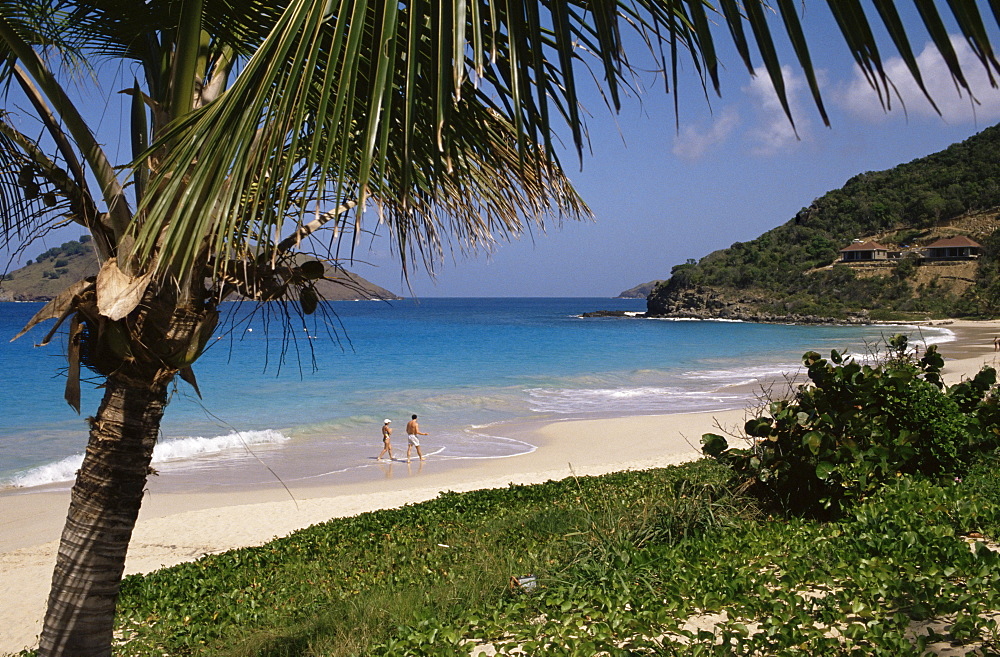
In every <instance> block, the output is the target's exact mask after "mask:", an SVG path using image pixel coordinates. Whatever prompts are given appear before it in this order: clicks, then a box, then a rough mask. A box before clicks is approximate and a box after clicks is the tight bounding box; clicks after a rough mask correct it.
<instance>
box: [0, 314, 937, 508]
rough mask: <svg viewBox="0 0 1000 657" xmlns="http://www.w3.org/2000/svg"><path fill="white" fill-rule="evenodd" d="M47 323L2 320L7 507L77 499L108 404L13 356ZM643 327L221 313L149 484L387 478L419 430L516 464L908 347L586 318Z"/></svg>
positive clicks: (864, 330) (54, 354)
mask: <svg viewBox="0 0 1000 657" xmlns="http://www.w3.org/2000/svg"><path fill="white" fill-rule="evenodd" d="M39 308H41V304H35V303H0V338H2V339H0V364H2V367H3V373H4V381H5V385H4V386H2V387H0V490H3V489H6V490H7V491H9V492H15V491H20V492H30V491H32V490H41V489H42V488H45V489H50V488H52V487H57V488H58V487H63V486H65V487H68V486H69V485H70V483H71V482H70V480H71V478H72V477H73V473H74V472H75V470H76V469H77V468H78V467H79V463H80V461H81V459H82V454H83V451H84V448H85V446H86V441H87V427H86V424H85V421H84V418H85V417H86V416H88V415H91V414H93V413H94V412H96V410H97V406H98V403H99V401H100V395H101V391H100V390H99V389H97V388H96V387H95V384H96V383H97V382H96V381H90V382H89V383H88V382H86V381H85V382H84V386H83V387H84V393H83V403H82V409H81V410H82V412H81V414H80V415H77V414H76V413H75V412H74V411H73V410H72V409H70V408H69V407H68V406H67V405H66V403H65V402H64V401H63V399H62V396H63V386H64V383H65V378H64V377H65V358H64V355H63V354H64V338H62V337H61V336H57V337H56V338H55V339H54V340H53V342H52V344H50V345H49V346H46V347H36V346H35V343H37V342H39V341H40V340H41V339H42V337H43V336H44V335H45V333H46V332H47V331H48V330H49V328H50V327H51V323H46V324H44V325H42V326H40V327H36V328H35V329H33V330H32V331H31V332H30V333H28V334H27V335H25V336H24V337H22V338H20V339H19V340H17V341H14V342H9V341H10V339H11V338H12V337H13V336H14V335H15V334H16V333H17V332H18V331H19V330H20V329H21V327H23V326H24V325H25V323H26V322H27V321H28V320H29V319H30V318H31V316H32V315H33V314H34V313H35V312H37V310H38V309H39ZM644 309H645V301H644V300H635V299H605V298H593V299H590V298H563V299H554V298H463V299H455V298H428V299H421V300H402V301H393V302H375V301H359V302H351V301H345V302H333V303H327V304H325V306H324V311H325V312H322V313H317V314H316V315H314V316H311V317H309V318H307V321H306V323H305V324H303V322H302V321H301V319H299V320H297V322H298V323H297V325H293V326H292V327H291V328H288V327H287V325H286V323H285V322H284V321H283V319H282V316H281V313H280V312H279V310H280V308H279V307H278V306H275V305H273V304H272V305H269V306H264V307H254V306H252V305H251V304H226V305H225V307H224V311H223V315H224V317H223V322H222V324H221V325H220V330H219V332H218V335H217V338H216V339H214V340H213V342H212V343H211V345H210V347H209V348H208V350H207V351H206V353H205V355H204V356H203V357H202V358H201V359H200V360H199V361H198V362H197V363H196V365H195V368H194V369H195V374H196V376H197V378H198V383H199V386H200V389H201V392H202V398H201V399H199V398H198V396H197V395H196V394H195V393H194V391H193V389H192V388H191V387H190V386H188V385H187V384H186V383H183V382H178V384H177V385H176V388H175V389H174V390H173V392H172V396H171V401H170V404H169V406H168V407H167V412H166V415H165V417H164V421H163V425H162V435H161V438H160V441H159V444H158V446H157V449H156V452H155V453H154V467H155V468H156V469H157V470H159V471H160V473H161V474H170V475H172V476H173V477H174V478H175V479H176V480H177V481H181V482H183V481H188V482H195V481H197V482H200V483H199V484H198V485H199V486H201V487H204V486H226V485H229V484H230V483H233V482H237V481H238V482H239V483H241V484H254V483H257V482H258V480H259V482H266V481H272V480H274V479H275V478H278V477H280V478H281V479H282V480H283V481H286V482H287V481H297V480H303V481H308V480H315V481H316V482H317V483H329V482H332V481H336V480H337V478H338V477H347V476H354V477H357V476H359V474H358V473H359V472H362V473H363V471H364V470H365V469H367V468H374V467H375V462H374V459H373V457H374V456H375V455H376V454H377V453H378V451H379V449H380V448H381V440H380V427H381V424H382V421H383V420H384V419H386V418H388V419H391V420H393V425H392V426H393V427H395V428H396V432H395V435H394V446H395V450H396V453H397V455H401V454H404V453H405V449H406V444H405V436H404V435H403V433H404V432H403V427H404V426H405V423H406V421H407V420H408V419H409V417H410V415H411V414H413V413H416V414H418V415H419V417H420V423H421V428H422V429H423V430H424V431H427V432H428V433H429V434H430V435H429V436H427V437H426V438H425V439H424V449H425V453H427V454H430V455H433V456H432V459H429V462H431V461H432V460H433V461H453V462H455V463H454V465H456V466H458V465H460V463H458V462H459V461H461V460H467V459H490V458H509V457H513V456H516V455H518V454H522V453H525V452H529V451H532V450H533V449H535V448H536V445H534V444H532V442H531V439H530V437H529V438H526V436H530V433H525V432H524V431H518V430H517V428H518V427H523V426H525V425H526V424H531V423H537V422H543V421H561V420H568V419H582V418H596V417H614V416H626V415H653V414H665V413H684V412H692V411H712V410H721V409H728V408H739V407H745V406H747V405H749V404H751V403H753V401H754V392H753V391H754V389H755V388H754V386H755V382H759V381H763V380H766V379H768V378H774V377H781V375H782V374H785V373H793V372H796V371H799V370H800V365H801V360H800V359H801V356H802V354H803V353H804V352H805V351H808V350H816V351H820V352H821V353H824V354H826V353H829V351H830V349H837V350H840V351H848V352H850V353H853V354H856V355H858V356H859V357H862V356H865V355H866V354H868V353H870V351H871V349H872V348H873V347H875V346H877V345H878V344H880V343H882V342H883V341H884V339H885V338H886V337H888V336H889V335H891V334H892V333H896V332H899V328H898V327H886V326H798V325H773V324H752V323H741V322H716V321H670V320H653V319H638V318H628V317H626V318H617V317H616V318H582V317H580V314H581V313H584V312H588V311H594V310H625V311H635V312H641V311H643V310H644ZM913 338H914V339H919V340H923V341H925V342H928V343H930V342H947V341H949V340H951V339H953V335H952V334H951V333H950V332H949V331H947V330H945V329H930V330H928V329H924V332H923V333H921V334H919V335H914V336H913ZM758 389H759V388H758ZM293 464H294V465H293ZM234 473H240V475H239V476H235V475H234ZM362 476H363V474H362Z"/></svg>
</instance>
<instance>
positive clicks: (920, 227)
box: [646, 126, 1000, 323]
mask: <svg viewBox="0 0 1000 657" xmlns="http://www.w3.org/2000/svg"><path fill="white" fill-rule="evenodd" d="M998 152H1000V126H994V127H991V128H988V129H986V130H984V131H982V132H981V133H979V134H978V135H975V136H973V137H971V138H970V139H967V140H966V141H963V142H960V143H958V144H954V145H952V146H950V147H949V148H947V149H945V150H944V151H941V152H938V153H934V154H932V155H928V156H927V157H923V158H919V159H917V160H913V161H912V162H908V163H906V164H901V165H899V166H897V167H895V168H893V169H889V170H886V171H879V172H868V173H863V174H859V175H857V176H855V177H854V178H851V179H850V180H848V181H847V183H846V184H845V185H844V186H843V187H842V188H840V189H836V190H833V191H830V192H828V193H827V194H825V195H823V196H822V197H820V198H818V199H816V200H814V201H813V202H812V204H810V205H809V206H808V207H806V208H803V209H802V210H801V211H799V212H798V213H796V215H795V216H794V217H792V218H791V219H790V220H788V221H787V222H786V223H784V224H782V225H781V226H778V227H777V228H774V229H772V230H770V231H768V232H766V233H764V234H763V235H761V236H760V237H758V238H756V239H754V240H751V241H749V242H736V243H734V244H733V245H732V246H730V247H729V248H727V249H721V250H719V251H715V252H713V253H710V254H708V255H707V256H705V257H703V258H701V259H700V260H697V261H696V260H693V259H692V260H688V261H687V262H686V263H685V264H681V265H677V266H675V267H673V269H672V270H671V275H670V277H669V278H668V279H667V280H664V281H661V282H659V283H658V284H657V285H656V286H655V287H654V288H653V289H652V291H651V292H650V293H649V295H648V296H647V312H646V315H647V316H650V317H678V318H699V319H734V320H744V321H759V322H796V323H816V322H840V323H859V322H869V321H881V320H905V319H925V318H933V317H943V316H951V317H995V316H997V315H1000V158H998V157H997V155H996V154H997V153H998ZM955 240H958V241H957V242H956V241H955ZM945 243H947V244H971V245H974V246H970V247H968V248H966V249H965V250H955V251H953V252H948V253H949V254H952V255H953V256H954V257H941V256H940V253H938V252H937V251H934V250H933V248H932V247H934V245H938V244H945ZM864 245H874V246H872V247H871V249H872V250H871V251H868V252H863V255H864V257H858V258H857V259H855V256H857V255H858V254H856V253H852V252H851V251H858V250H861V249H862V248H867V247H864ZM848 247H851V248H848ZM845 249H847V252H845V251H844V250H845ZM942 253H944V252H942ZM932 256H933V257H932ZM866 258H870V259H866Z"/></svg>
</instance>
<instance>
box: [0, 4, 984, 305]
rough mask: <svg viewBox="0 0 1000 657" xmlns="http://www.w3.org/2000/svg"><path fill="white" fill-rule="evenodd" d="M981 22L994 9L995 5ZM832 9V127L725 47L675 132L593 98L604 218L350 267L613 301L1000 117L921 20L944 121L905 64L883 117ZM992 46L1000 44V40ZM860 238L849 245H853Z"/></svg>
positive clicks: (579, 177)
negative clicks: (431, 262)
mask: <svg viewBox="0 0 1000 657" xmlns="http://www.w3.org/2000/svg"><path fill="white" fill-rule="evenodd" d="M901 4H906V3H901ZM942 4H943V3H942ZM981 10H982V11H984V15H985V14H986V13H988V8H987V7H986V6H985V3H981ZM827 11H828V10H827V9H826V8H825V6H820V4H819V3H813V4H810V5H809V7H808V8H807V13H806V15H805V16H804V18H803V22H804V26H805V28H806V30H807V34H808V35H809V36H810V39H811V40H810V45H811V47H812V48H813V61H814V63H815V65H816V67H817V69H818V71H819V76H820V80H821V84H822V89H823V94H824V100H825V102H826V106H827V110H828V112H829V114H830V118H831V121H832V123H833V125H832V127H831V128H827V127H825V126H823V124H822V122H821V120H820V117H819V115H818V113H817V112H816V110H815V108H814V106H813V105H812V101H811V98H810V97H809V94H808V90H807V89H806V87H805V84H804V80H803V78H802V75H801V73H799V72H798V70H797V69H796V68H795V66H794V64H793V59H792V58H791V57H790V56H789V55H788V53H787V52H786V53H785V54H784V55H783V57H784V59H785V61H786V62H788V64H789V65H787V66H786V69H785V79H786V86H787V87H788V88H789V89H790V93H791V99H792V108H793V112H794V115H795V119H796V131H797V137H796V133H795V132H793V130H792V128H791V126H790V125H789V123H788V121H787V119H786V118H785V117H784V115H783V114H782V113H781V111H780V109H779V108H778V105H777V103H776V101H775V99H774V96H773V92H772V90H771V89H770V83H769V82H767V81H766V76H763V75H759V76H757V77H755V78H751V77H750V76H749V74H748V73H747V71H746V69H745V68H744V67H743V65H742V64H741V63H740V62H738V61H737V60H736V58H735V57H734V56H733V55H732V53H731V52H727V51H724V52H723V53H722V57H723V58H724V61H725V63H726V64H727V69H726V70H724V71H723V75H722V97H721V98H718V97H715V96H712V97H711V98H709V99H708V101H706V99H705V96H704V94H703V93H702V91H701V89H700V87H699V85H698V82H697V79H696V78H695V77H694V75H682V77H681V81H680V82H681V87H680V92H681V93H680V115H679V121H680V127H679V129H678V128H677V127H676V126H675V116H674V110H673V99H672V97H669V96H666V95H665V94H664V93H663V86H662V82H661V81H659V80H658V79H657V78H656V77H655V76H653V75H649V76H647V77H645V78H642V79H640V80H639V82H640V83H641V84H642V85H643V86H645V87H646V88H647V90H646V92H645V93H644V94H643V95H642V96H641V97H633V98H630V99H627V100H626V103H625V106H624V107H623V109H622V111H621V113H620V114H618V115H617V116H615V115H612V114H611V113H609V111H608V110H607V109H606V108H605V107H604V106H603V105H602V101H600V100H599V98H598V97H597V96H596V95H594V96H591V97H590V98H589V100H586V101H585V102H586V103H587V110H588V111H589V112H590V113H591V114H592V118H591V119H590V120H589V121H588V124H589V125H588V127H589V132H590V136H591V149H592V151H593V153H592V154H590V155H588V156H587V157H585V159H584V162H583V168H582V170H581V169H580V165H579V162H578V160H577V159H576V155H575V153H574V152H573V151H572V150H569V149H568V150H567V151H566V152H565V154H564V155H563V162H564V165H565V166H566V168H567V170H568V173H569V176H570V178H571V180H572V181H573V182H574V184H575V186H576V187H577V189H578V191H579V192H580V194H581V195H582V196H583V198H584V199H585V200H586V201H587V203H588V204H589V205H590V207H591V209H592V210H593V213H594V221H592V222H572V223H565V224H563V225H562V226H555V225H551V226H548V227H547V229H546V230H545V231H544V232H541V231H538V230H534V231H532V232H531V233H530V234H526V235H524V236H522V237H521V238H520V239H518V240H515V241H513V242H509V243H501V244H498V245H497V247H496V248H495V249H494V250H493V252H492V253H490V254H485V253H479V254H473V255H470V256H465V255H461V254H460V246H459V245H457V244H456V245H452V246H453V251H454V252H455V255H454V256H449V257H447V258H446V260H445V261H444V262H443V263H441V265H440V266H439V267H438V268H437V275H436V277H434V278H431V277H430V276H428V275H427V274H425V273H421V272H416V273H414V274H413V275H411V277H410V281H409V282H410V289H409V290H408V289H407V287H406V286H405V285H404V283H403V281H402V279H401V275H400V268H399V264H398V259H397V258H396V257H395V256H394V255H393V254H392V253H391V249H390V244H389V242H388V240H387V239H384V238H382V237H376V238H375V239H374V240H372V241H370V242H365V243H364V244H362V245H361V247H362V248H360V249H359V250H358V251H357V252H356V257H357V262H355V263H354V264H353V265H348V267H349V268H350V269H353V270H354V271H356V272H358V273H359V274H361V275H362V276H364V277H366V278H368V279H369V280H372V281H373V282H375V283H378V284H380V285H382V286H384V287H386V288H389V289H390V290H393V291H394V292H398V293H401V294H404V295H410V294H412V295H414V296H417V297H438V296H543V297H544V296H593V297H611V296H615V295H617V294H618V293H619V292H621V291H622V290H624V289H627V288H630V287H632V286H634V285H638V284H640V283H644V282H646V281H650V280H653V279H660V278H666V277H667V276H668V275H669V272H670V268H671V267H672V266H673V265H676V264H680V263H683V262H684V261H686V260H687V259H688V258H696V259H697V258H701V257H702V256H704V255H706V254H708V253H710V252H711V251H714V250H716V249H720V248H725V247H728V246H729V245H731V244H732V243H733V242H737V241H746V240H749V239H752V238H754V237H756V236H757V235H759V234H760V233H762V232H764V231H766V230H768V229H770V228H773V227H774V226H777V225H779V224H781V223H784V222H785V221H787V220H788V219H790V218H791V217H792V216H793V215H794V214H795V213H796V212H798V211H799V210H800V209H801V208H803V207H805V206H808V205H809V204H810V203H811V202H812V200H813V199H815V198H817V197H819V196H821V195H822V194H824V193H825V192H827V191H829V190H831V189H835V188H837V187H840V186H842V185H843V184H844V183H845V182H846V181H847V179H849V178H850V177H852V176H854V175H856V174H858V173H861V172H864V171H874V170H880V169H886V168H890V167H893V166H895V165H897V164H900V163H902V162H908V161H910V160H913V159H915V158H918V157H922V156H924V155H928V154H930V153H933V152H936V151H938V150H941V149H943V148H946V147H947V146H948V145H950V144H952V143H955V142H957V141H961V140H963V139H966V138H968V137H969V136H971V135H973V134H975V133H977V132H979V131H981V130H983V129H984V128H986V127H989V126H991V125H993V124H995V123H997V122H998V121H1000V92H998V91H997V90H996V89H992V88H991V87H990V86H989V84H988V82H987V80H986V76H985V74H984V73H983V72H982V69H981V67H980V66H979V64H978V62H976V61H975V60H974V59H973V58H972V54H971V51H970V50H969V48H968V47H967V46H966V45H965V44H964V42H961V41H960V40H958V39H953V41H954V42H955V45H956V47H957V48H958V50H959V53H960V54H961V56H962V58H963V61H964V62H966V64H967V69H966V70H967V72H968V73H969V78H970V83H971V84H972V85H973V88H974V90H975V93H976V96H977V98H978V100H979V105H976V106H974V105H973V104H972V103H971V102H970V99H969V98H968V96H966V95H959V94H958V93H957V92H956V89H955V86H954V85H953V83H952V82H951V79H950V76H949V75H948V73H947V71H946V70H945V69H944V67H943V64H942V62H941V60H940V57H939V55H938V54H937V53H936V52H935V51H934V50H933V49H931V48H929V47H927V46H925V45H924V43H925V42H926V39H924V38H923V35H924V34H925V32H923V28H922V26H920V25H918V24H915V23H914V22H913V21H912V20H910V21H909V23H910V25H911V26H913V27H914V29H913V32H912V33H911V36H912V37H913V42H914V48H915V50H916V52H917V53H918V56H919V59H920V62H921V66H922V69H923V70H924V72H925V79H926V80H927V82H928V86H929V87H930V88H931V92H932V95H933V96H934V98H935V101H936V102H937V103H938V106H939V107H940V108H941V110H942V115H941V116H938V115H937V114H935V113H934V111H933V110H932V109H931V107H930V105H929V103H928V102H927V101H926V100H925V99H924V98H923V97H922V95H921V94H920V92H919V91H917V90H916V86H915V85H914V84H913V82H912V79H911V78H910V75H909V73H908V72H906V71H905V69H903V67H902V66H901V63H900V62H899V60H898V58H889V60H888V62H887V68H888V69H889V71H890V75H891V77H892V79H893V81H894V82H895V84H896V85H897V88H898V89H899V92H900V95H901V96H902V98H903V101H904V105H905V112H904V111H903V110H902V109H901V108H900V105H899V102H898V101H895V99H894V103H893V109H892V111H891V112H889V113H885V112H883V110H882V108H881V106H880V105H879V104H878V101H877V97H876V96H875V94H874V92H873V91H872V90H871V89H870V88H869V87H868V86H867V84H866V83H865V82H864V81H863V79H862V78H861V76H860V74H859V73H858V71H857V69H856V67H855V66H854V63H853V60H852V59H851V58H850V55H849V53H848V52H847V50H846V47H844V46H843V45H842V44H841V42H840V40H839V37H838V36H837V33H836V32H835V30H836V28H835V26H834V25H833V23H832V19H830V18H829V17H828V16H827ZM910 18H911V19H912V17H910ZM987 20H989V19H987ZM993 27H994V28H995V24H994V25H993ZM776 29H777V28H776ZM991 34H993V38H994V39H996V38H997V37H996V30H995V29H994V30H993V32H992V33H991ZM720 39H721V36H720ZM688 68H689V69H690V66H688ZM566 134H568V133H566ZM107 141H113V139H108V140H106V142H107ZM68 230H69V233H68V234H67V233H66V232H61V233H58V234H55V235H52V236H50V237H49V238H48V239H46V240H42V241H39V242H37V243H36V244H34V245H32V247H31V248H29V249H28V250H27V251H26V252H25V256H24V257H25V258H30V257H32V256H33V255H36V254H37V253H39V252H41V251H44V250H45V249H47V248H49V247H51V246H53V244H58V243H61V242H62V241H65V240H66V239H72V238H75V237H76V233H78V232H79V230H78V229H68ZM74 230H75V231H76V232H74ZM853 237H854V236H851V235H846V236H844V239H845V243H847V242H849V241H850V239H852V238H853ZM0 255H2V254H0ZM4 260H6V258H4Z"/></svg>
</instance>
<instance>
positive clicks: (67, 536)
mask: <svg viewBox="0 0 1000 657" xmlns="http://www.w3.org/2000/svg"><path fill="white" fill-rule="evenodd" d="M162 374H163V373H162V372H160V373H159V376H158V375H157V373H156V372H155V371H153V372H150V378H149V382H148V383H145V384H144V383H143V382H141V381H137V380H136V379H135V378H133V377H129V378H126V379H121V378H116V377H114V376H111V377H108V379H107V388H106V392H105V394H104V399H103V401H102V402H101V406H100V409H99V410H98V413H97V417H96V418H91V419H90V441H89V444H88V446H87V453H86V456H85V457H84V460H83V466H82V467H81V468H80V470H79V472H78V473H77V479H76V483H75V485H74V486H73V492H72V498H71V500H70V507H69V515H68V517H67V519H66V526H65V528H64V529H63V534H62V539H61V541H60V544H59V554H58V557H57V559H56V567H55V571H54V573H53V575H52V590H51V593H50V594H49V601H48V610H47V612H46V614H45V622H44V625H43V627H42V635H41V639H40V646H39V651H38V655H40V656H41V657H54V656H62V655H67V656H68V655H73V656H74V657H87V656H90V655H101V656H106V655H110V654H111V642H112V630H113V627H114V617H115V604H116V602H117V600H118V591H119V588H120V585H121V579H122V573H123V571H124V568H125V554H126V552H127V550H128V544H129V540H130V539H131V536H132V530H133V528H134V527H135V522H136V518H137V517H138V515H139V506H140V505H141V504H142V497H143V490H144V489H145V486H146V477H147V475H148V472H149V463H150V460H151V458H152V455H153V445H154V444H155V443H156V438H157V435H158V433H159V428H160V420H161V418H162V417H163V411H164V408H165V407H166V404H167V394H166V393H167V385H168V384H169V382H170V379H171V378H172V377H163V376H162ZM163 379H166V380H163Z"/></svg>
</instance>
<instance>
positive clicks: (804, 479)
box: [702, 335, 1000, 515]
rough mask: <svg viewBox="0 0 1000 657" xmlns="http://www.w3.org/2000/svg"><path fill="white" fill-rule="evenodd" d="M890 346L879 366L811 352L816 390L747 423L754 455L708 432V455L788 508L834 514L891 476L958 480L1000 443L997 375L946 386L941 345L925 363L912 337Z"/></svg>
mask: <svg viewBox="0 0 1000 657" xmlns="http://www.w3.org/2000/svg"><path fill="white" fill-rule="evenodd" d="M887 346H888V350H887V354H886V356H885V357H884V361H883V362H881V363H879V364H875V365H868V364H862V363H859V362H858V361H857V360H855V359H854V358H850V357H845V356H843V355H841V354H840V353H838V352H837V351H833V352H831V354H830V359H829V360H826V359H824V358H822V357H821V356H820V355H819V354H818V353H816V352H812V351H811V352H808V353H806V354H805V355H804V356H803V362H804V364H805V366H806V368H807V373H808V377H809V380H810V382H811V383H810V384H807V385H803V386H800V387H799V389H798V392H797V393H796V394H795V396H794V397H793V398H792V399H790V400H782V401H777V402H773V403H771V404H770V405H769V407H768V412H767V413H766V414H764V415H762V416H761V417H758V418H755V419H751V420H750V421H748V422H747V423H746V425H745V427H744V431H745V433H746V436H747V439H748V441H749V446H748V447H747V448H730V446H729V443H728V441H727V440H726V438H724V437H723V436H720V435H718V434H705V435H704V436H703V438H702V443H703V450H704V452H705V453H706V454H707V455H709V456H712V457H714V458H716V459H717V460H719V461H721V462H723V463H726V464H727V465H729V466H730V467H731V468H732V469H733V470H734V473H735V476H736V477H737V478H738V479H740V480H741V481H742V482H743V483H744V484H745V485H746V486H747V487H749V488H751V489H753V490H754V491H755V492H757V493H758V494H760V495H761V496H762V497H765V498H766V499H767V500H768V501H769V502H770V503H772V504H775V505H777V506H778V507H780V508H782V509H784V510H786V511H790V512H793V513H814V514H815V513H819V514H823V513H831V514H834V515H835V514H836V513H838V512H839V510H840V507H841V506H842V505H844V504H845V503H847V502H849V501H851V500H855V499H864V498H866V497H868V496H869V495H871V493H872V492H873V491H874V490H876V489H877V488H878V487H879V486H880V485H881V484H882V483H883V482H885V481H886V480H887V479H890V478H893V477H896V476H899V475H902V474H920V475H924V476H942V475H954V474H958V473H961V472H962V471H963V468H965V467H966V466H967V464H968V463H969V459H970V458H971V457H972V456H973V455H974V454H977V453H979V452H981V451H983V450H984V449H988V448H995V447H996V446H997V444H998V441H997V438H998V433H1000V431H998V426H1000V424H998V421H1000V412H998V411H997V402H996V398H995V395H993V393H992V390H993V386H994V384H995V383H996V371H995V370H993V369H992V368H984V369H983V370H982V371H981V372H980V373H979V374H978V375H977V376H976V378H975V379H973V380H971V381H967V382H963V383H961V384H958V385H956V386H953V387H952V388H950V389H946V388H945V386H944V384H943V382H942V379H941V368H942V367H943V365H944V360H943V359H942V358H941V355H940V354H939V353H937V350H936V348H935V347H934V346H933V345H932V346H930V347H928V348H927V349H926V351H925V352H924V353H923V355H922V356H920V357H919V358H918V357H917V354H916V352H915V351H914V350H911V348H910V346H909V344H908V342H907V339H906V337H905V336H902V335H897V336H894V337H892V338H891V339H890V340H889V341H888V345H887Z"/></svg>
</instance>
